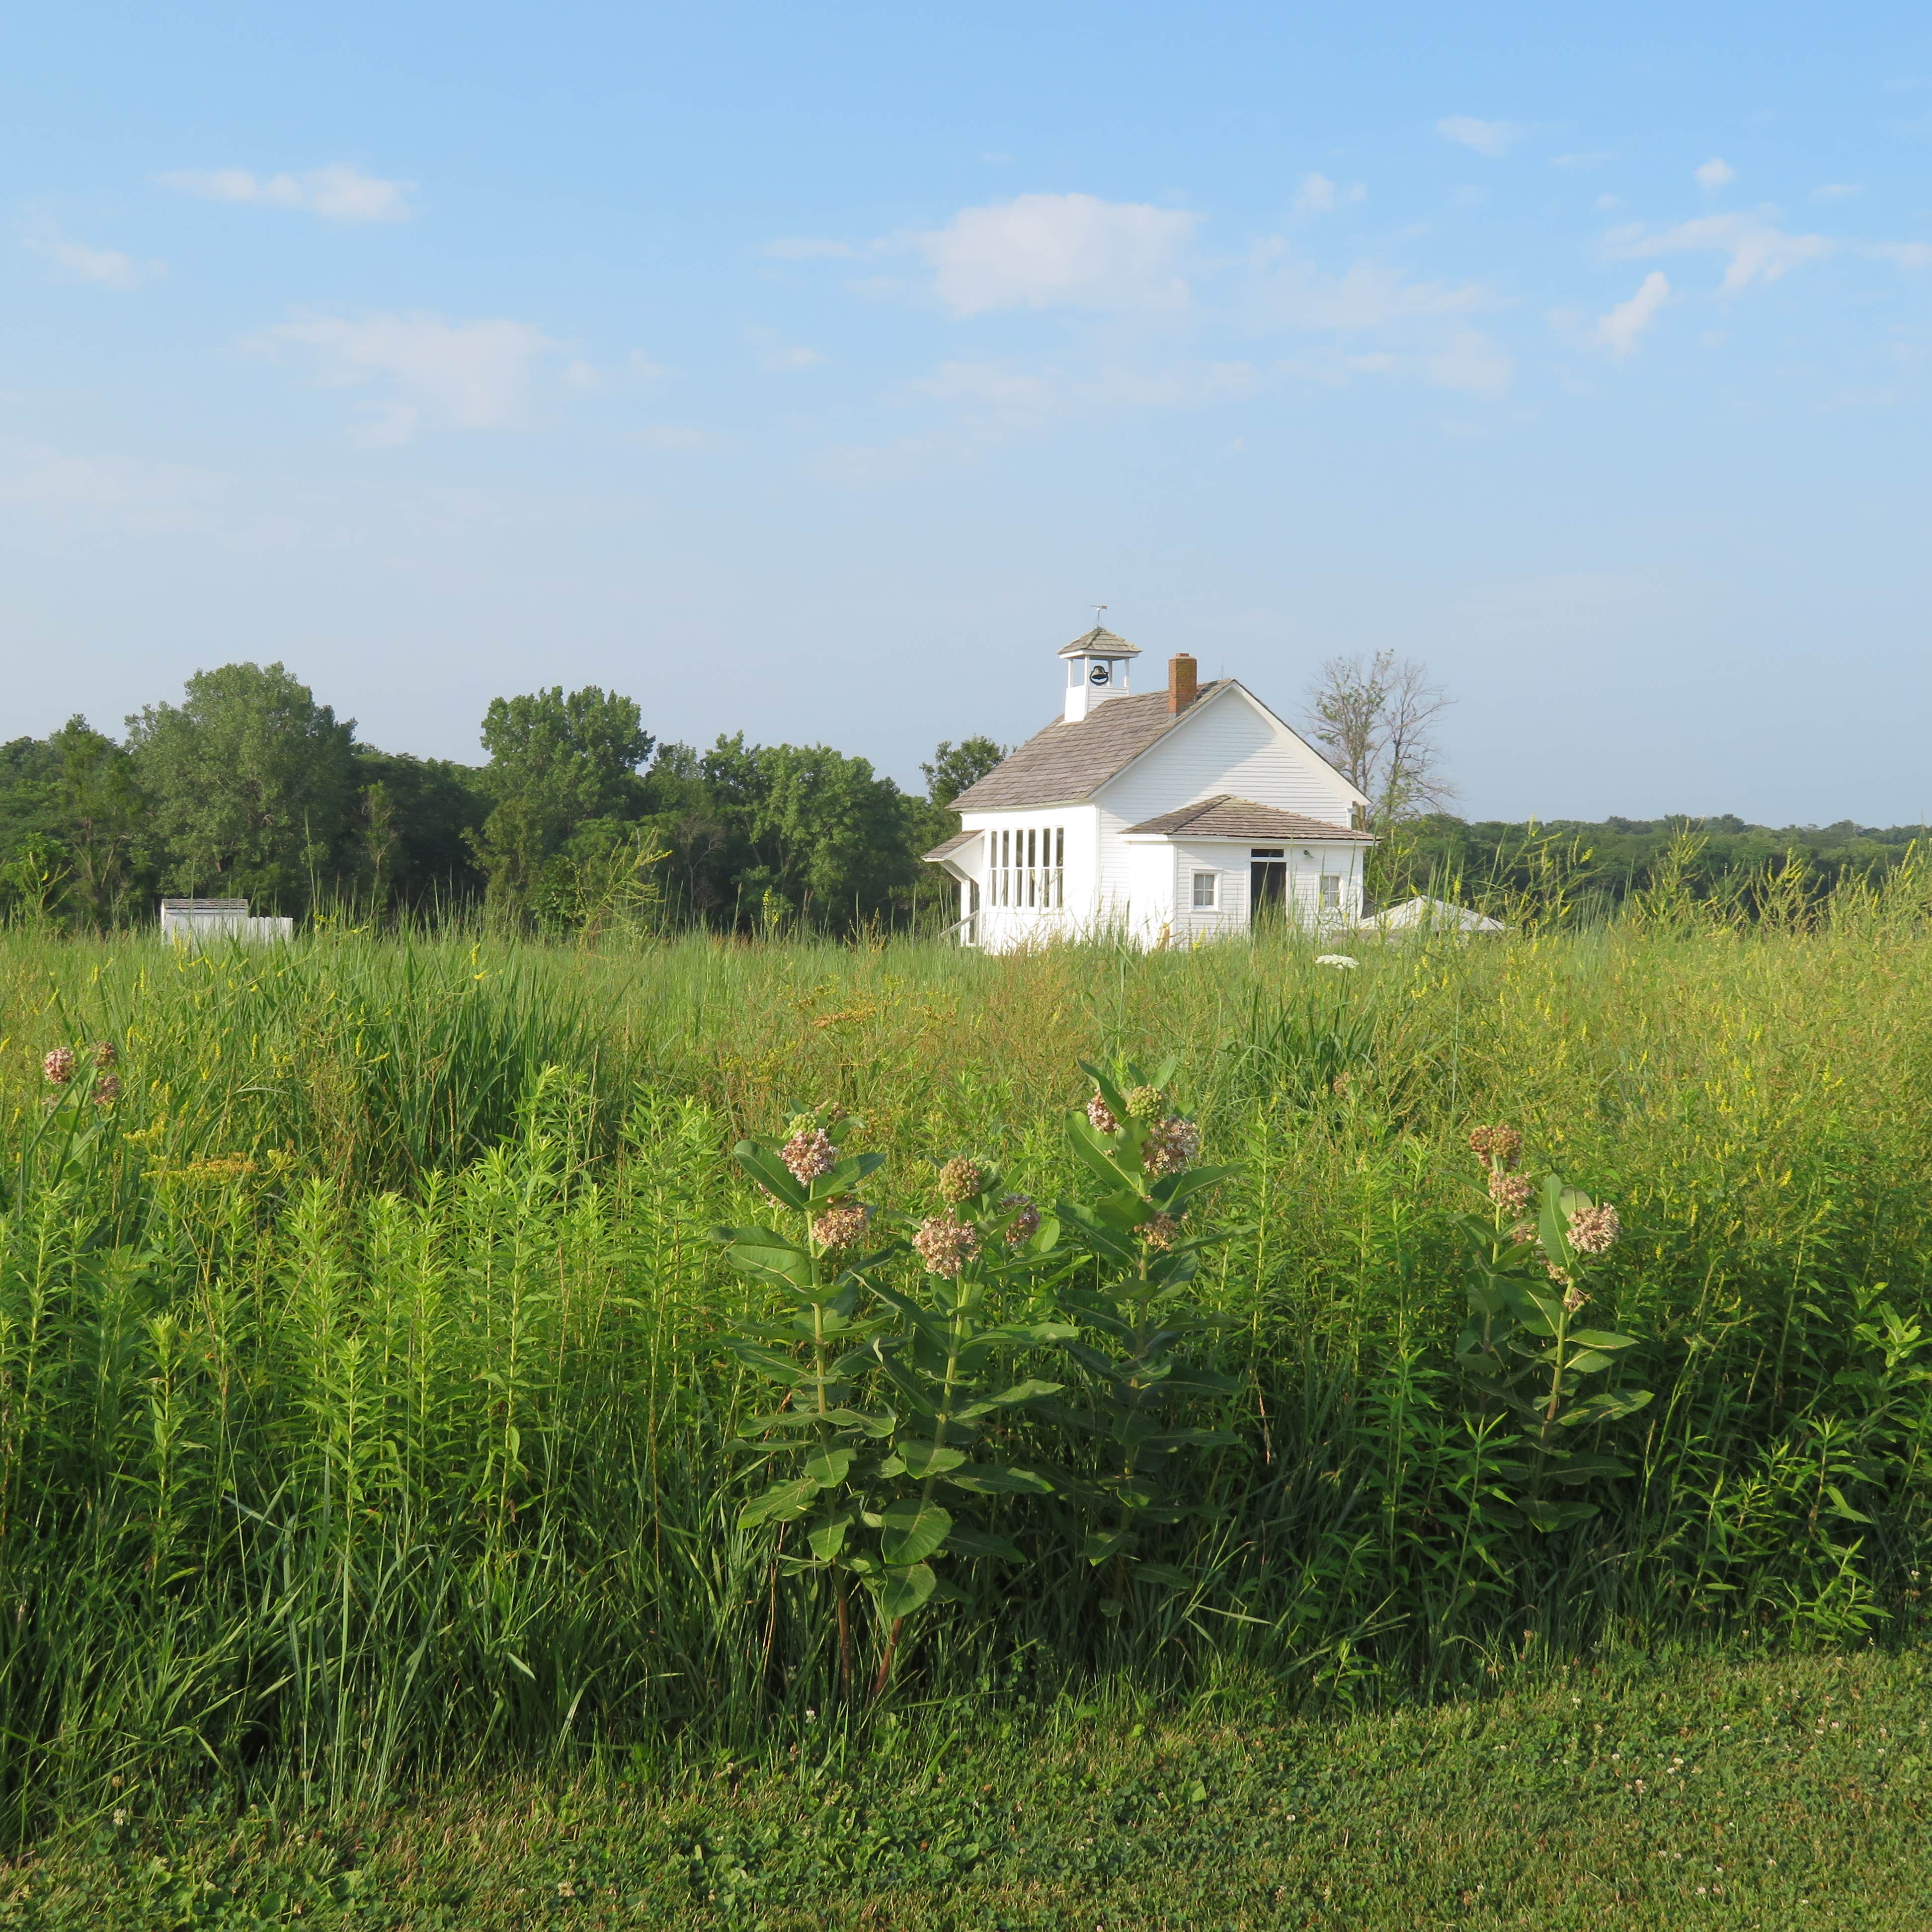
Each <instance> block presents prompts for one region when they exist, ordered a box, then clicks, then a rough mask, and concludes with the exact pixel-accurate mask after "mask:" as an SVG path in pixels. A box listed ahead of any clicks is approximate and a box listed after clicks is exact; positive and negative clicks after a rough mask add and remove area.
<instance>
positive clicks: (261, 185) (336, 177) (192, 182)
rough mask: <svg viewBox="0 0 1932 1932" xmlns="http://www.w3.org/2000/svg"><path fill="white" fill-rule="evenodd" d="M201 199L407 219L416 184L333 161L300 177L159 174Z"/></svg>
mask: <svg viewBox="0 0 1932 1932" xmlns="http://www.w3.org/2000/svg"><path fill="white" fill-rule="evenodd" d="M160 181H161V185H162V186H163V187H172V188H178V189H179V190H181V193H183V194H191V195H193V196H195V197H196V199H199V200H201V201H226V202H237V203H246V204H249V205H254V206H256V207H260V208H300V209H302V211H304V212H305V213H307V214H320V215H321V216H322V217H323V218H324V219H325V220H330V221H407V220H408V219H409V218H410V214H411V212H412V211H411V209H410V196H411V195H412V194H413V193H415V192H416V183H415V182H414V181H385V180H383V178H382V177H381V176H380V175H365V173H363V172H362V169H359V168H354V167H350V166H348V165H347V164H346V163H342V162H337V163H335V164H333V165H332V166H329V167H326V168H311V169H310V170H309V171H308V172H307V173H306V174H301V175H257V174H255V173H254V172H251V170H250V169H247V168H184V169H178V170H177V171H176V172H174V173H172V174H166V175H162V176H161V177H160Z"/></svg>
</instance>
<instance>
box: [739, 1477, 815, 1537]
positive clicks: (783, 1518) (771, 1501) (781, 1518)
mask: <svg viewBox="0 0 1932 1932" xmlns="http://www.w3.org/2000/svg"><path fill="white" fill-rule="evenodd" d="M817 1494H818V1485H817V1484H816V1483H814V1482H813V1481H811V1479H810V1478H808V1477H800V1478H798V1479H797V1480H796V1481H792V1482H787V1483H774V1484H772V1487H770V1488H769V1489H768V1490H766V1492H765V1493H764V1494H763V1496H754V1497H753V1498H752V1499H751V1501H750V1502H748V1503H747V1504H746V1505H745V1507H744V1508H742V1509H741V1510H740V1511H739V1512H738V1527H739V1529H757V1527H758V1526H759V1525H760V1523H791V1522H794V1521H796V1519H797V1518H799V1517H802V1515H804V1514H805V1511H807V1510H808V1509H809V1508H811V1502H812V1499H813V1498H814V1496H817Z"/></svg>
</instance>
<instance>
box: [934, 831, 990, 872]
mask: <svg viewBox="0 0 1932 1932" xmlns="http://www.w3.org/2000/svg"><path fill="white" fill-rule="evenodd" d="M981 837H983V833H980V832H954V833H953V836H952V837H951V838H947V839H942V840H941V841H940V843H939V844H937V845H935V847H933V848H932V850H931V851H930V852H928V853H926V854H925V855H924V856H925V857H926V860H927V862H929V863H930V864H933V865H937V864H938V862H939V861H940V860H941V859H950V858H951V857H952V856H953V853H956V851H958V850H959V848H960V847H961V846H962V845H970V844H971V843H972V842H973V841H974V839H976V838H981Z"/></svg>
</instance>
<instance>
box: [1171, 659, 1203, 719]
mask: <svg viewBox="0 0 1932 1932" xmlns="http://www.w3.org/2000/svg"><path fill="white" fill-rule="evenodd" d="M1195 671H1196V664H1195V662H1194V660H1193V658H1191V657H1190V656H1189V655H1187V652H1185V651H1183V652H1181V655H1179V656H1178V657H1175V658H1169V659H1168V661H1167V708H1168V711H1169V714H1170V715H1172V716H1175V717H1177V718H1178V716H1179V715H1181V712H1184V711H1185V710H1186V709H1187V707H1188V706H1190V704H1192V703H1193V702H1194V697H1195V691H1196V685H1195V681H1194V676H1195Z"/></svg>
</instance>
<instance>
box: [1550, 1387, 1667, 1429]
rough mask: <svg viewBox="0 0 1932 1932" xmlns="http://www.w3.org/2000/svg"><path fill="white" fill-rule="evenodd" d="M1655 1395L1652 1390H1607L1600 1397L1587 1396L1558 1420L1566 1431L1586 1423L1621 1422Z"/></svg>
mask: <svg viewBox="0 0 1932 1932" xmlns="http://www.w3.org/2000/svg"><path fill="white" fill-rule="evenodd" d="M1654 1393H1655V1391H1652V1390H1650V1389H1613V1390H1607V1391H1604V1393H1603V1394H1601V1395H1593V1396H1589V1397H1586V1398H1585V1399H1584V1400H1583V1401H1582V1402H1580V1403H1577V1404H1576V1405H1575V1406H1574V1407H1572V1408H1571V1409H1566V1410H1565V1412H1563V1414H1562V1415H1559V1417H1558V1418H1556V1420H1557V1421H1559V1423H1560V1424H1562V1426H1563V1427H1565V1428H1566V1429H1574V1428H1575V1427H1577V1425H1578V1424H1580V1423H1585V1422H1620V1421H1622V1419H1623V1418H1625V1416H1627V1415H1635V1414H1636V1413H1637V1411H1638V1410H1639V1409H1641V1408H1643V1406H1644V1405H1645V1404H1646V1403H1648V1402H1649V1400H1651V1398H1652V1395H1653V1394H1654Z"/></svg>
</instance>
